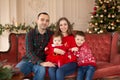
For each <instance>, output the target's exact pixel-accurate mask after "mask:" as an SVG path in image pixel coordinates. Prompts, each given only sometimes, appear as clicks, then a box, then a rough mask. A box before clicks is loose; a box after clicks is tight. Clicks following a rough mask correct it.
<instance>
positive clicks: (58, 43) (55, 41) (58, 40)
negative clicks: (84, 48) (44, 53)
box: [53, 36, 62, 46]
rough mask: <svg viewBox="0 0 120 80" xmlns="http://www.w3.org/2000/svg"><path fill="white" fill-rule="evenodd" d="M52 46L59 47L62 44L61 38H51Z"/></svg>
mask: <svg viewBox="0 0 120 80" xmlns="http://www.w3.org/2000/svg"><path fill="white" fill-rule="evenodd" d="M53 44H55V45H56V46H59V45H61V44H62V39H61V37H60V36H58V37H54V38H53Z"/></svg>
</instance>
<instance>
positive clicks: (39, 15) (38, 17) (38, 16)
mask: <svg viewBox="0 0 120 80" xmlns="http://www.w3.org/2000/svg"><path fill="white" fill-rule="evenodd" d="M41 14H44V15H48V16H49V14H48V13H46V12H41V13H39V14H38V18H39V16H40V15H41Z"/></svg>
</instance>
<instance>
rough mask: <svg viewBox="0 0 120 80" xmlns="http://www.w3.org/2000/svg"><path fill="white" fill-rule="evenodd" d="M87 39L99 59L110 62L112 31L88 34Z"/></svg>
mask: <svg viewBox="0 0 120 80" xmlns="http://www.w3.org/2000/svg"><path fill="white" fill-rule="evenodd" d="M86 40H87V43H88V44H89V46H90V48H91V50H92V53H93V55H94V56H95V58H96V60H97V61H105V62H110V53H111V41H112V37H111V34H110V33H105V34H86Z"/></svg>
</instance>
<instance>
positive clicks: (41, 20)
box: [37, 14, 49, 30]
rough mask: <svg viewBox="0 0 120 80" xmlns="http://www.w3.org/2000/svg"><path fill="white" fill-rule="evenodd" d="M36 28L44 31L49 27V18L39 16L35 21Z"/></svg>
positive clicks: (43, 15) (42, 15)
mask: <svg viewBox="0 0 120 80" xmlns="http://www.w3.org/2000/svg"><path fill="white" fill-rule="evenodd" d="M37 24H38V28H39V29H42V30H45V29H46V28H47V27H48V25H49V16H48V15H45V14H41V15H40V16H39V17H38V19H37Z"/></svg>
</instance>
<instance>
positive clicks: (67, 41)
mask: <svg viewBox="0 0 120 80" xmlns="http://www.w3.org/2000/svg"><path fill="white" fill-rule="evenodd" d="M52 41H53V38H51V40H50V42H49V43H48V47H50V45H51V44H52ZM62 44H63V45H64V46H65V48H66V53H65V56H64V57H65V58H66V59H65V60H64V62H65V63H69V62H76V57H75V56H74V55H73V53H72V54H69V52H68V51H69V49H70V48H72V47H75V46H76V43H75V40H74V36H72V35H69V36H65V37H63V38H62ZM51 51H52V52H53V49H52V50H51ZM47 55H49V52H48V53H47ZM69 55H70V56H71V58H69V57H68V56H69Z"/></svg>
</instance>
